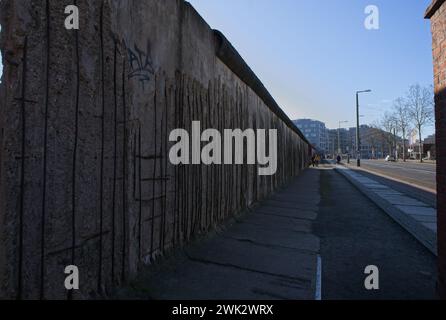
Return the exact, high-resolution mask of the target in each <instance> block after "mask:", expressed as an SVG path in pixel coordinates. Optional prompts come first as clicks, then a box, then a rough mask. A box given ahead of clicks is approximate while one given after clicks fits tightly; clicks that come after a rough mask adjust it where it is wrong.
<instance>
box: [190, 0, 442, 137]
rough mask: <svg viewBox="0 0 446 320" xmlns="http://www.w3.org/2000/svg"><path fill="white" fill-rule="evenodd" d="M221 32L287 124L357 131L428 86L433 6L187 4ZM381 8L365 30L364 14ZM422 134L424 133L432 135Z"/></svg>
mask: <svg viewBox="0 0 446 320" xmlns="http://www.w3.org/2000/svg"><path fill="white" fill-rule="evenodd" d="M189 2H190V3H191V4H192V5H193V6H194V7H195V8H196V9H197V11H198V12H199V13H200V14H201V15H202V16H203V18H204V19H205V20H206V21H207V22H208V24H209V25H210V26H211V27H212V28H214V29H218V30H220V31H222V32H223V33H224V34H225V36H226V38H228V40H229V41H231V43H232V44H233V46H234V47H235V48H236V49H237V50H238V51H239V53H240V54H241V56H242V57H243V58H244V59H245V61H246V62H247V63H248V65H249V66H250V67H251V69H252V70H253V71H254V72H255V73H256V74H257V76H258V77H259V78H260V80H261V81H262V82H263V84H264V85H265V87H266V88H267V89H268V90H269V91H270V93H271V94H272V96H273V97H274V98H275V99H276V101H277V102H278V104H279V105H280V106H281V108H282V109H283V110H284V111H285V113H286V114H287V115H288V116H289V117H290V118H291V119H298V118H312V119H317V120H321V121H323V122H325V123H326V125H327V126H328V127H329V128H337V127H338V126H339V121H349V122H348V123H347V124H343V126H351V127H354V126H356V114H355V112H356V111H355V110H356V98H355V92H356V91H358V90H364V89H371V90H372V93H370V94H363V95H361V96H360V108H361V111H360V114H361V116H362V117H361V123H367V124H371V123H373V122H375V121H376V120H377V119H379V117H380V116H381V115H382V114H384V112H385V111H386V110H390V109H391V107H392V103H393V101H394V100H395V99H396V98H398V97H399V96H402V95H404V94H405V93H406V92H407V89H408V88H409V86H410V85H412V84H416V83H419V84H420V85H423V86H429V85H432V83H433V66H432V40H431V33H430V22H429V20H425V19H424V18H423V17H424V12H425V10H426V8H427V7H428V5H429V4H430V2H431V0H367V1H363V0H320V1H314V0H280V1H273V0H243V1H240V0H224V1H223V0H189ZM368 5H375V6H377V7H378V9H379V18H380V19H379V29H378V30H367V29H366V28H365V26H364V21H365V19H366V17H367V16H368V15H367V14H366V13H365V8H366V7H367V6H368ZM433 130H434V129H433V127H431V128H428V129H427V130H426V131H425V134H424V135H427V134H431V133H433Z"/></svg>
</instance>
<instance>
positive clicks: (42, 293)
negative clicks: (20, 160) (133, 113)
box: [40, 0, 51, 299]
mask: <svg viewBox="0 0 446 320" xmlns="http://www.w3.org/2000/svg"><path fill="white" fill-rule="evenodd" d="M45 15H46V67H45V68H46V70H45V82H46V84H45V111H44V129H43V130H44V132H43V173H42V176H43V177H42V179H43V181H42V213H41V226H40V227H41V240H40V250H41V251H40V299H43V298H44V296H45V289H44V282H45V218H46V181H47V180H46V173H47V152H48V109H49V87H50V83H49V74H50V44H51V42H50V3H49V0H46V5H45Z"/></svg>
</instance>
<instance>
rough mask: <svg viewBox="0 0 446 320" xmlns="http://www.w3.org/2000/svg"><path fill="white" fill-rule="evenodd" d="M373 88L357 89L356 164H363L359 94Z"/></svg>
mask: <svg viewBox="0 0 446 320" xmlns="http://www.w3.org/2000/svg"><path fill="white" fill-rule="evenodd" d="M368 92H372V90H362V91H356V164H357V166H358V167H360V166H361V141H360V140H359V94H360V93H368Z"/></svg>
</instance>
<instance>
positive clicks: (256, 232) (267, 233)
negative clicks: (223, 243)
mask: <svg viewBox="0 0 446 320" xmlns="http://www.w3.org/2000/svg"><path fill="white" fill-rule="evenodd" d="M225 236H226V237H228V238H232V239H236V240H240V241H247V242H252V243H255V244H257V245H264V246H275V247H286V248H291V249H298V250H302V251H309V252H314V253H317V252H318V251H319V239H318V237H316V236H314V235H313V234H309V233H303V232H277V231H276V230H271V229H269V228H265V227H262V226H255V225H249V224H244V225H242V224H237V225H234V227H232V228H230V229H229V230H227V231H225Z"/></svg>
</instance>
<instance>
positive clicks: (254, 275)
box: [143, 258, 314, 300]
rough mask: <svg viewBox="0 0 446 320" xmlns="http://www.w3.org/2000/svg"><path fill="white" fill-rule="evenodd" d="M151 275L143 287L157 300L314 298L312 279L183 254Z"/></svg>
mask: <svg viewBox="0 0 446 320" xmlns="http://www.w3.org/2000/svg"><path fill="white" fill-rule="evenodd" d="M163 266H164V268H162V269H161V268H160V269H159V271H160V272H153V273H151V274H150V275H148V276H147V277H146V278H145V280H144V281H143V282H144V288H146V287H147V288H149V293H150V296H151V298H152V299H155V300H209V299H212V300H242V299H248V300H294V299H314V296H313V290H312V286H313V284H312V283H305V282H302V281H301V280H298V279H297V280H296V279H293V278H288V277H282V276H276V275H271V274H265V273H262V272H254V271H250V270H244V269H241V268H237V267H232V266H222V265H218V264H213V263H203V262H196V261H191V260H189V259H186V258H183V259H182V260H178V261H175V262H173V263H171V264H170V265H167V264H165V265H163Z"/></svg>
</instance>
